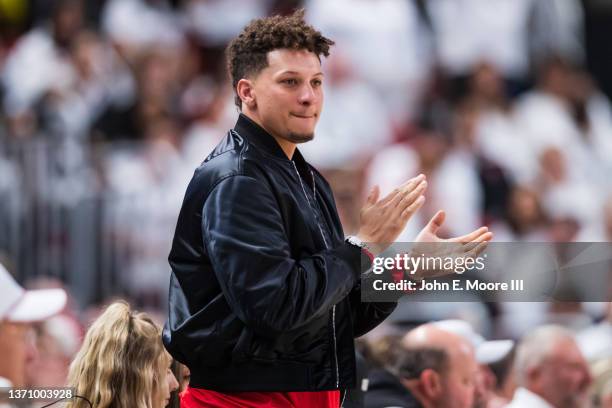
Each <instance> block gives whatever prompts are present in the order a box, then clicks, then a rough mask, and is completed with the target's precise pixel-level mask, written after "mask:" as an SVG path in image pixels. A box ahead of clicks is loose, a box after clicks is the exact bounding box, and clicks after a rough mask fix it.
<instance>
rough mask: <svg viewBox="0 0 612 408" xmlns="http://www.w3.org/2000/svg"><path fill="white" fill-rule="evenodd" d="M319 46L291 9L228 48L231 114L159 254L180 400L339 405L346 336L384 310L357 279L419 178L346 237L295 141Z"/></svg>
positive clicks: (312, 99) (313, 112)
mask: <svg viewBox="0 0 612 408" xmlns="http://www.w3.org/2000/svg"><path fill="white" fill-rule="evenodd" d="M331 45H333V41H331V40H330V39H328V38H326V37H324V36H323V35H322V34H321V33H320V32H319V31H317V30H315V29H314V28H313V27H311V26H310V25H308V24H306V23H305V21H304V13H303V11H297V12H295V13H294V14H292V15H290V16H286V17H282V16H275V17H269V18H263V19H259V20H254V21H252V22H251V23H250V24H249V25H248V26H247V27H245V29H244V30H243V31H242V32H241V33H240V35H239V36H238V37H237V38H236V39H234V40H233V41H232V42H231V43H230V45H229V46H228V48H227V60H228V70H229V73H230V76H231V80H232V86H233V88H234V91H235V96H236V98H235V100H236V106H237V107H238V109H239V110H240V115H239V117H238V120H237V122H236V125H235V127H234V129H232V130H230V131H229V132H228V134H227V137H226V138H225V139H224V140H223V141H222V142H221V143H220V144H219V145H218V146H217V147H216V148H215V149H214V151H213V152H212V153H211V154H210V155H209V156H208V157H207V158H206V160H205V161H204V163H202V165H201V166H200V167H199V168H198V169H197V170H196V171H195V174H194V176H193V179H192V180H191V182H190V184H189V186H188V188H187V192H186V194H185V198H184V201H183V206H182V208H181V212H180V215H179V219H178V223H177V228H176V232H175V236H174V241H173V245H172V250H171V252H170V256H169V261H170V265H171V267H172V276H171V282H170V295H169V316H168V321H167V323H166V325H165V328H164V333H163V341H164V344H165V345H166V348H167V349H168V351H169V352H170V353H171V354H172V355H173V356H174V358H176V359H177V360H178V361H180V362H181V363H183V364H185V365H186V366H187V367H189V370H190V371H191V379H190V382H189V387H188V388H187V390H186V391H185V393H184V394H183V397H182V406H186V407H204V406H205V407H227V406H240V407H338V406H339V405H340V404H341V401H342V399H343V398H344V394H345V390H347V389H350V388H352V387H354V386H355V350H354V338H355V337H358V336H361V335H363V334H364V333H366V332H368V331H369V330H371V329H372V328H374V327H375V326H377V325H378V324H379V323H380V322H381V321H382V320H384V319H385V318H386V317H387V316H388V315H389V314H390V313H391V311H392V310H393V309H394V308H395V305H396V304H395V303H362V302H361V301H360V282H361V275H362V273H363V272H364V271H365V270H367V269H368V268H369V267H370V265H371V259H372V257H373V256H374V255H375V254H377V253H378V252H380V251H382V250H383V249H384V248H385V247H386V246H387V245H388V244H386V243H390V242H393V241H394V240H395V239H396V238H397V236H398V234H399V233H400V232H401V231H402V230H403V229H404V227H405V225H406V223H407V221H408V219H409V218H410V217H411V216H412V214H414V212H415V211H417V210H418V209H419V208H420V206H421V205H422V204H423V201H424V197H423V193H424V191H425V188H426V185H427V183H426V181H425V177H424V176H422V175H420V176H418V177H415V178H413V179H411V180H408V181H407V182H406V183H405V184H403V185H402V186H400V187H398V188H397V189H395V190H394V191H393V192H392V193H390V194H389V195H388V196H386V197H384V198H382V199H379V191H378V188H375V189H374V190H373V191H372V192H371V193H370V196H369V197H368V199H367V202H366V204H365V206H364V207H363V209H362V210H361V225H360V229H359V232H358V234H357V236H356V237H348V238H345V236H344V233H343V231H342V226H341V224H340V220H339V217H338V213H337V211H336V207H335V204H334V199H333V195H332V191H331V188H330V186H329V185H328V183H327V182H326V181H325V179H324V178H323V177H322V176H321V175H320V174H319V173H318V172H317V171H316V170H315V169H314V168H313V167H312V166H310V165H309V164H308V163H307V162H306V161H305V160H304V158H303V157H302V155H301V153H300V151H299V150H298V149H297V145H298V144H300V143H304V142H307V141H309V140H312V139H313V137H314V130H315V125H316V123H317V121H318V119H319V116H320V114H321V109H322V106H323V77H324V75H323V73H322V72H321V60H320V56H321V55H323V56H327V55H328V54H329V48H330V46H331ZM438 221H440V220H438ZM432 222H433V221H432ZM430 228H431V229H432V231H433V229H434V228H435V225H434V224H431V226H430ZM434 232H435V231H434ZM365 242H367V243H368V245H366V244H365Z"/></svg>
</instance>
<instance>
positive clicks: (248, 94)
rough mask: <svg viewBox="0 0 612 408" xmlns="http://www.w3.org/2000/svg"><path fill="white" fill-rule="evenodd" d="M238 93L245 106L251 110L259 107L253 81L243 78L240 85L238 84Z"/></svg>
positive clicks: (239, 82)
mask: <svg viewBox="0 0 612 408" xmlns="http://www.w3.org/2000/svg"><path fill="white" fill-rule="evenodd" d="M236 92H237V93H238V97H239V98H240V100H241V101H242V104H243V106H247V107H248V108H249V109H250V110H253V109H255V108H256V107H257V100H256V98H255V88H253V82H251V80H249V79H245V78H242V79H241V80H240V81H238V84H236Z"/></svg>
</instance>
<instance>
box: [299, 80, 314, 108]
mask: <svg viewBox="0 0 612 408" xmlns="http://www.w3.org/2000/svg"><path fill="white" fill-rule="evenodd" d="M316 98H317V95H316V93H315V90H314V88H313V87H312V85H310V84H305V85H304V86H303V87H302V88H301V89H300V94H299V101H300V104H302V105H310V104H312V103H313V102H314V101H315V99H316Z"/></svg>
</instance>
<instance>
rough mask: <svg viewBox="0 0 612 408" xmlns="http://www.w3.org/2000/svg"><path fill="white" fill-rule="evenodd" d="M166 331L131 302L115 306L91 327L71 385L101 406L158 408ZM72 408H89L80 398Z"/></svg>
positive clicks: (74, 364) (165, 360)
mask: <svg viewBox="0 0 612 408" xmlns="http://www.w3.org/2000/svg"><path fill="white" fill-rule="evenodd" d="M170 361H171V360H170V356H169V355H168V353H167V352H166V351H165V350H164V348H163V345H162V341H161V330H160V328H159V327H158V326H157V325H156V324H155V323H154V322H153V321H152V320H151V319H150V318H149V317H148V316H147V315H146V314H144V313H133V312H132V311H131V310H130V307H129V305H128V304H127V303H124V302H118V303H113V304H111V305H110V306H108V308H107V309H106V310H105V311H104V313H102V315H101V316H100V317H99V318H98V319H96V321H95V322H93V324H92V325H91V327H90V328H89V330H88V331H87V334H86V335H85V340H84V341H83V345H82V346H81V349H80V350H79V352H78V353H77V355H76V357H75V359H74V361H73V362H72V364H71V365H70V371H69V373H68V384H69V386H70V387H73V388H74V392H75V394H76V395H80V396H83V397H85V398H87V399H88V400H89V401H91V403H92V404H93V406H94V407H96V408H127V407H135V408H157V405H159V403H158V402H157V401H158V400H159V399H158V398H156V397H157V394H158V393H159V390H160V384H161V381H164V379H163V373H164V365H166V366H169V365H170ZM67 407H68V408H88V407H89V404H88V403H87V402H85V401H84V400H82V399H80V398H78V399H73V400H71V402H70V403H69V404H68V405H67Z"/></svg>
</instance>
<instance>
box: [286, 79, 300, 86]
mask: <svg viewBox="0 0 612 408" xmlns="http://www.w3.org/2000/svg"><path fill="white" fill-rule="evenodd" d="M283 83H285V84H287V85H296V84H297V80H296V79H285V80H283Z"/></svg>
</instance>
